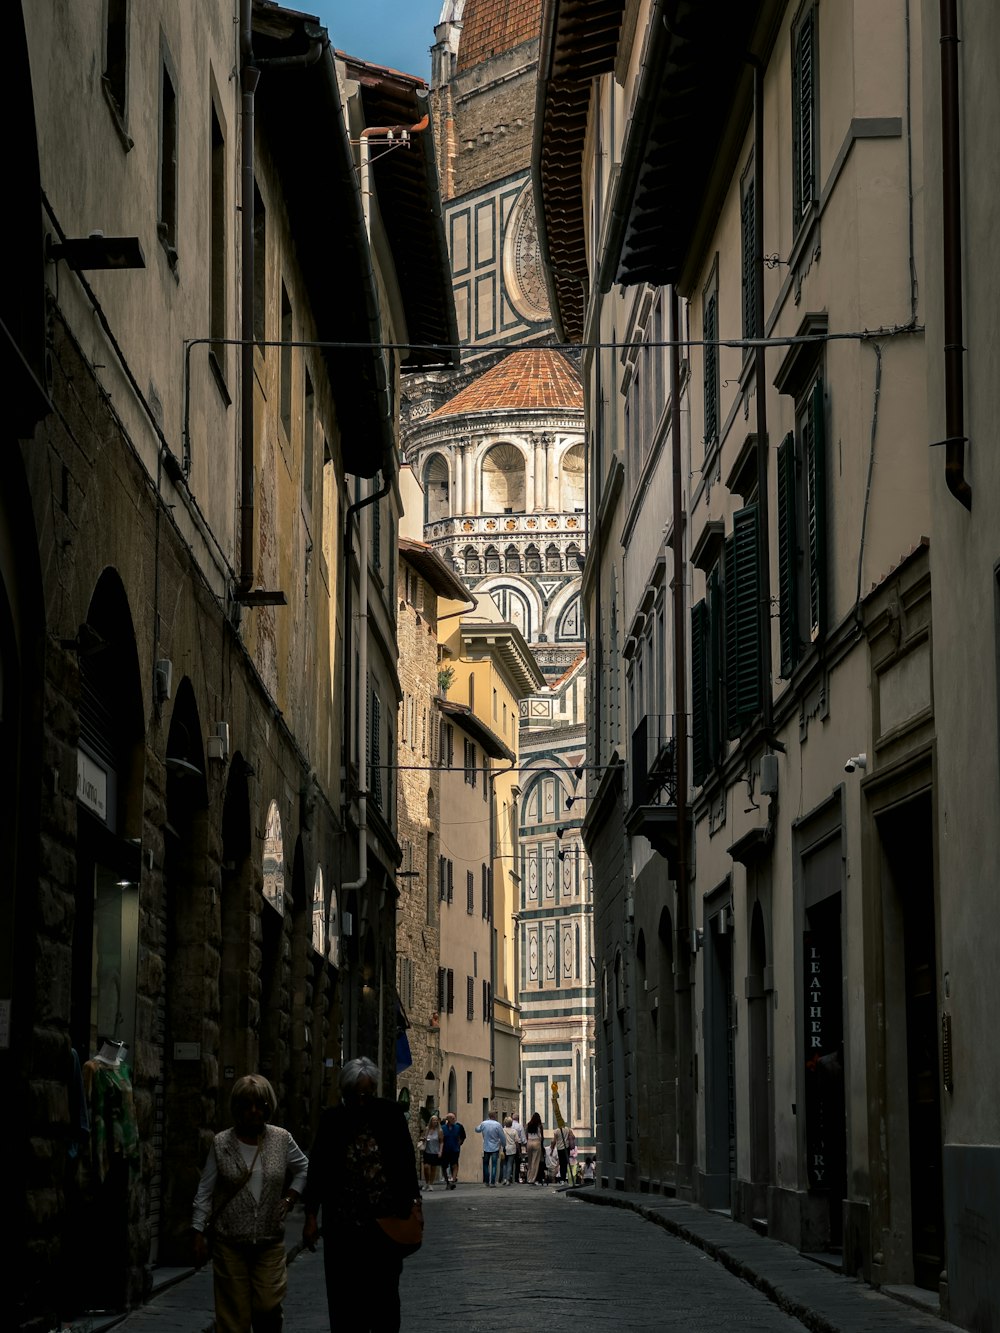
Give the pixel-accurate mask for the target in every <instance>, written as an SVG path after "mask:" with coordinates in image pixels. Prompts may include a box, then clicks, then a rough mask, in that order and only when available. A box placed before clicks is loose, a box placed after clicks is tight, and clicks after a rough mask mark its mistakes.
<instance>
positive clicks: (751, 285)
mask: <svg viewBox="0 0 1000 1333" xmlns="http://www.w3.org/2000/svg"><path fill="white" fill-rule="evenodd" d="M756 221H757V219H756V216H755V212H754V182H753V177H750V179H749V180H748V181H747V182H746V185H745V186H744V187H743V202H742V204H741V205H740V228H741V232H742V241H743V337H744V338H756V337H758V336H759V334H758V331H757V245H756V239H757V237H756V232H755V223H756ZM746 354H747V349H744V356H746Z"/></svg>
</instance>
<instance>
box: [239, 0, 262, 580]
mask: <svg viewBox="0 0 1000 1333" xmlns="http://www.w3.org/2000/svg"><path fill="white" fill-rule="evenodd" d="M259 79H260V70H259V69H258V68H257V64H256V62H255V60H254V53H253V0H240V88H241V90H242V94H241V95H242V112H243V141H242V148H241V153H242V160H241V167H240V174H241V178H242V190H241V194H242V200H243V207H242V210H241V216H240V239H241V243H242V267H241V271H240V301H241V309H240V576H239V582H238V583H237V585H236V595H237V597H239V596H240V595H241V594H245V593H248V592H249V591H250V589H251V588H252V587H253V576H254V568H253V567H254V549H253V512H254V494H253V485H254V475H253V452H254V450H253V424H254V410H253V394H254V374H253V331H254V330H253V303H254V292H253V274H254V235H253V227H254V216H253V214H254V208H253V198H254V195H253V192H254V94H255V93H256V91H257V83H258V81H259Z"/></svg>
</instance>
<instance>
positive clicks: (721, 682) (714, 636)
mask: <svg viewBox="0 0 1000 1333" xmlns="http://www.w3.org/2000/svg"><path fill="white" fill-rule="evenodd" d="M706 601H707V603H708V647H707V651H706V655H705V691H706V695H707V698H708V732H707V744H708V762H709V764H710V765H711V766H714V765H716V764H717V763H718V762H719V760H720V759H721V758H722V752H723V749H724V746H723V738H724V730H725V709H724V694H725V681H726V644H725V638H724V632H723V629H724V622H725V617H724V615H723V596H722V577H721V572H720V569H719V566H718V565H716V566H715V567H714V568H713V569H712V570H711V571H710V573H709V575H708V580H707V597H706Z"/></svg>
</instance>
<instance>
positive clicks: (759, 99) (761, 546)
mask: <svg viewBox="0 0 1000 1333" xmlns="http://www.w3.org/2000/svg"><path fill="white" fill-rule="evenodd" d="M747 60H748V62H749V64H750V66H751V68H752V69H753V213H754V217H753V227H754V240H755V248H756V254H755V255H754V260H753V262H754V268H755V270H756V278H757V282H756V284H755V286H756V290H755V294H754V324H755V325H756V331H757V339H758V342H757V346H756V347H755V348H754V353H753V359H754V370H753V377H754V385H755V387H756V396H757V568H758V577H759V579H760V621H759V623H760V674H761V684H762V689H761V715H762V722H763V725H764V735H765V736H766V737H767V743H768V745H770V744H771V732H772V730H773V727H774V700H773V698H772V693H771V691H772V683H771V671H772V665H771V560H770V550H771V520H770V515H769V511H768V495H767V462H768V457H767V456H768V445H767V386H766V382H765V378H764V377H765V367H764V343H763V338H764V65H763V62H762V61H761V60H758V59H757V57H756V56H748V57H747Z"/></svg>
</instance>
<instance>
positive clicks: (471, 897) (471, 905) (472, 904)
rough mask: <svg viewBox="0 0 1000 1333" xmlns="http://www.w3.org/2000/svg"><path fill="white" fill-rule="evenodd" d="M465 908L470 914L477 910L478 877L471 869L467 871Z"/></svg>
mask: <svg viewBox="0 0 1000 1333" xmlns="http://www.w3.org/2000/svg"><path fill="white" fill-rule="evenodd" d="M465 910H466V911H467V912H468V913H469V915H470V916H471V915H472V913H473V912H474V911H475V910H476V877H475V876H474V875H473V873H472V871H471V870H467V871H466V872H465Z"/></svg>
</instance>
